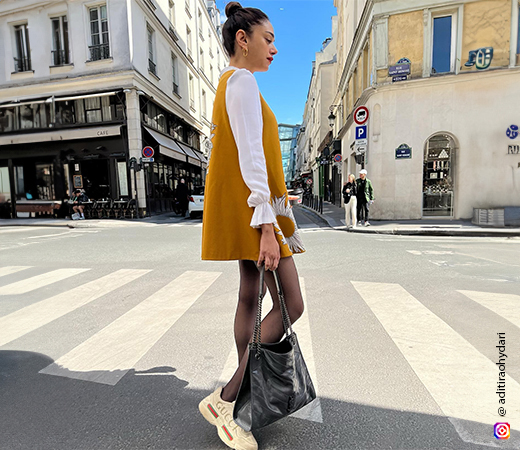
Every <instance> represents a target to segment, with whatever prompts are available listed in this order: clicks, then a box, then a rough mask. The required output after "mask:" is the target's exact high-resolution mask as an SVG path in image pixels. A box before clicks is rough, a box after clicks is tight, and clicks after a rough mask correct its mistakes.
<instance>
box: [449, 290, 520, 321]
mask: <svg viewBox="0 0 520 450" xmlns="http://www.w3.org/2000/svg"><path fill="white" fill-rule="evenodd" d="M458 292H460V293H461V294H464V295H465V296H466V297H468V298H470V299H471V300H473V301H475V302H477V303H479V304H480V305H482V306H484V307H486V308H487V309H489V310H491V311H493V312H494V313H496V314H498V315H499V316H502V317H503V318H504V319H506V320H508V321H509V322H511V323H512V324H513V325H515V326H517V327H518V328H520V295H514V294H496V293H491V292H476V291H458Z"/></svg>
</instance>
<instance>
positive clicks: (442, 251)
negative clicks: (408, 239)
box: [406, 250, 453, 255]
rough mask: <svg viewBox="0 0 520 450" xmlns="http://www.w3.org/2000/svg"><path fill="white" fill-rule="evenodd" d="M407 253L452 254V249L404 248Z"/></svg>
mask: <svg viewBox="0 0 520 450" xmlns="http://www.w3.org/2000/svg"><path fill="white" fill-rule="evenodd" d="M406 251H407V252H408V253H411V254H412V255H453V252H452V251H449V250H425V251H422V252H421V251H419V250H406Z"/></svg>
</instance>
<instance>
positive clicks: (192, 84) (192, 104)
mask: <svg viewBox="0 0 520 450" xmlns="http://www.w3.org/2000/svg"><path fill="white" fill-rule="evenodd" d="M189 80H190V108H191V109H192V110H193V111H195V81H194V79H193V76H192V75H190V78H189Z"/></svg>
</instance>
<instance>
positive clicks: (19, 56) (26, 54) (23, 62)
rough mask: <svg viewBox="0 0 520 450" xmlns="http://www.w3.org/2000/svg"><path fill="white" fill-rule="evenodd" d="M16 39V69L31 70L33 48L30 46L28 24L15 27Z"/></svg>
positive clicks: (20, 70)
mask: <svg viewBox="0 0 520 450" xmlns="http://www.w3.org/2000/svg"><path fill="white" fill-rule="evenodd" d="M14 34H15V41H16V57H15V58H14V71H15V72H26V71H29V70H31V50H30V46H29V28H28V27H27V24H26V23H24V24H22V25H16V26H15V27H14Z"/></svg>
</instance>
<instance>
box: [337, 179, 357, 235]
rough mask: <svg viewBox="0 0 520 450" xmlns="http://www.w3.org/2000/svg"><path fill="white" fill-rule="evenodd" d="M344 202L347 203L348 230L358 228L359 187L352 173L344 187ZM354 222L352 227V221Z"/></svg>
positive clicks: (346, 221)
mask: <svg viewBox="0 0 520 450" xmlns="http://www.w3.org/2000/svg"><path fill="white" fill-rule="evenodd" d="M341 192H342V193H343V201H344V202H345V225H346V227H347V228H356V223H357V221H356V216H357V214H356V213H357V197H356V196H357V186H356V176H355V175H354V174H353V173H351V174H350V175H349V176H348V181H346V182H345V184H344V185H343V190H342V191H341ZM351 220H352V225H351V224H350V221H351Z"/></svg>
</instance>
